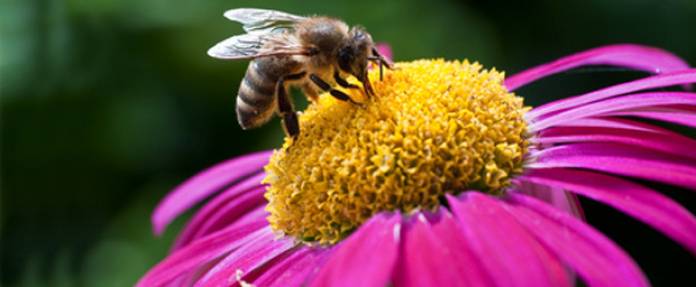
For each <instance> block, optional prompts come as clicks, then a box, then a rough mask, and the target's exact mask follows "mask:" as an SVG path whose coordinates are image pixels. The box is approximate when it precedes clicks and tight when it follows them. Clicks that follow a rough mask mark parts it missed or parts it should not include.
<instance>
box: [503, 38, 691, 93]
mask: <svg viewBox="0 0 696 287" xmlns="http://www.w3.org/2000/svg"><path fill="white" fill-rule="evenodd" d="M587 65H611V66H619V67H626V68H631V69H636V70H640V71H646V72H650V73H655V74H659V73H664V72H670V71H677V70H684V69H688V68H689V65H688V64H687V63H686V62H684V61H683V60H682V59H680V58H679V57H677V56H675V55H674V54H672V53H670V52H667V51H665V50H662V49H658V48H653V47H647V46H640V45H632V44H623V45H611V46H604V47H599V48H594V49H591V50H587V51H583V52H580V53H576V54H573V55H570V56H566V57H563V58H560V59H558V60H556V61H553V62H551V63H548V64H544V65H540V66H536V67H534V68H531V69H528V70H525V71H522V72H520V73H517V74H515V75H512V76H511V77H508V78H507V79H506V80H505V86H506V87H507V88H508V89H509V90H510V91H513V90H516V89H517V88H519V87H521V86H524V85H526V84H529V83H532V82H534V81H536V80H538V79H541V78H544V77H546V76H549V75H553V74H556V73H558V72H563V71H566V70H569V69H572V68H576V67H580V66H587Z"/></svg>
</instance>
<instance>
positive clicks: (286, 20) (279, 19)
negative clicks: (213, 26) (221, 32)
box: [225, 8, 307, 34]
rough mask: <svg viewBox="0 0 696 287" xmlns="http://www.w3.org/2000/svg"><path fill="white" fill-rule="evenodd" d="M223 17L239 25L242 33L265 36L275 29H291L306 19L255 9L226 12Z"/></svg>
mask: <svg viewBox="0 0 696 287" xmlns="http://www.w3.org/2000/svg"><path fill="white" fill-rule="evenodd" d="M225 17H226V18H227V19H230V20H232V21H235V22H239V23H241V24H242V25H243V28H244V31H246V32H247V33H250V34H256V33H259V34H265V33H269V32H271V31H273V30H276V29H292V27H293V25H294V24H295V23H297V22H299V21H302V20H304V19H307V18H305V17H302V16H297V15H292V14H289V13H285V12H280V11H275V10H266V9H255V8H239V9H232V10H228V11H227V12H225Z"/></svg>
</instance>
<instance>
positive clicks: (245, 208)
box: [173, 186, 266, 249]
mask: <svg viewBox="0 0 696 287" xmlns="http://www.w3.org/2000/svg"><path fill="white" fill-rule="evenodd" d="M265 191H266V189H265V188H264V187H263V186H258V187H256V188H253V189H250V190H248V191H245V192H244V193H242V194H236V195H235V196H236V197H232V198H229V197H228V196H225V195H224V194H223V195H220V196H218V197H216V198H215V199H213V200H212V201H210V202H209V203H208V204H206V205H205V207H203V208H202V209H201V210H200V211H198V212H197V213H196V215H195V216H194V217H193V218H192V219H191V220H190V221H189V222H188V223H187V224H186V227H185V228H184V230H183V231H181V233H180V234H179V237H178V238H177V240H176V242H175V243H174V247H173V249H178V248H181V247H182V246H185V245H186V244H188V243H190V242H191V241H193V240H195V239H196V238H200V237H202V236H205V235H207V234H210V233H211V232H214V231H217V230H219V229H222V228H224V227H225V226H229V225H231V224H233V223H234V222H235V220H237V219H239V218H241V217H243V216H245V215H246V214H248V213H249V212H251V211H252V210H254V209H256V208H258V207H260V206H263V204H264V202H265V199H264V198H263V193H264V192H265Z"/></svg>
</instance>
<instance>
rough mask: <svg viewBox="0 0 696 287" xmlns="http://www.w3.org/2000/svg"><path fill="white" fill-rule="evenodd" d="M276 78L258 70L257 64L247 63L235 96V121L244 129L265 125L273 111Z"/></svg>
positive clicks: (253, 62) (254, 62)
mask: <svg viewBox="0 0 696 287" xmlns="http://www.w3.org/2000/svg"><path fill="white" fill-rule="evenodd" d="M277 82H278V79H277V77H274V76H273V75H268V74H266V73H263V72H262V71H260V70H259V67H258V63H257V62H256V61H252V62H251V63H249V67H248V68H247V71H246V75H245V76H244V79H243V80H242V83H241V84H240V85H239V94H238V95H237V120H238V121H239V125H241V126H242V128H244V129H249V128H255V127H258V126H260V125H262V124H264V123H266V122H267V121H268V120H269V119H270V118H271V116H273V112H274V111H275V108H276V107H275V93H276V84H277Z"/></svg>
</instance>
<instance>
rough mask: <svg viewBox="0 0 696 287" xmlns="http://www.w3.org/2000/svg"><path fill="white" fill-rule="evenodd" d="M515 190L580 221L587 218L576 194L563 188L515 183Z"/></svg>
mask: <svg viewBox="0 0 696 287" xmlns="http://www.w3.org/2000/svg"><path fill="white" fill-rule="evenodd" d="M515 188H516V189H517V190H518V191H519V192H522V193H524V194H527V195H529V196H532V197H534V198H536V199H539V200H541V201H543V202H546V203H548V204H550V205H551V206H553V207H554V208H556V209H558V210H563V211H565V212H568V213H569V214H571V215H573V216H575V217H577V218H580V219H584V218H585V214H584V212H583V210H582V207H581V206H580V201H579V200H578V198H577V196H575V194H572V193H569V192H566V191H564V190H563V189H561V188H557V187H552V186H546V185H539V184H532V183H529V182H515Z"/></svg>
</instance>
